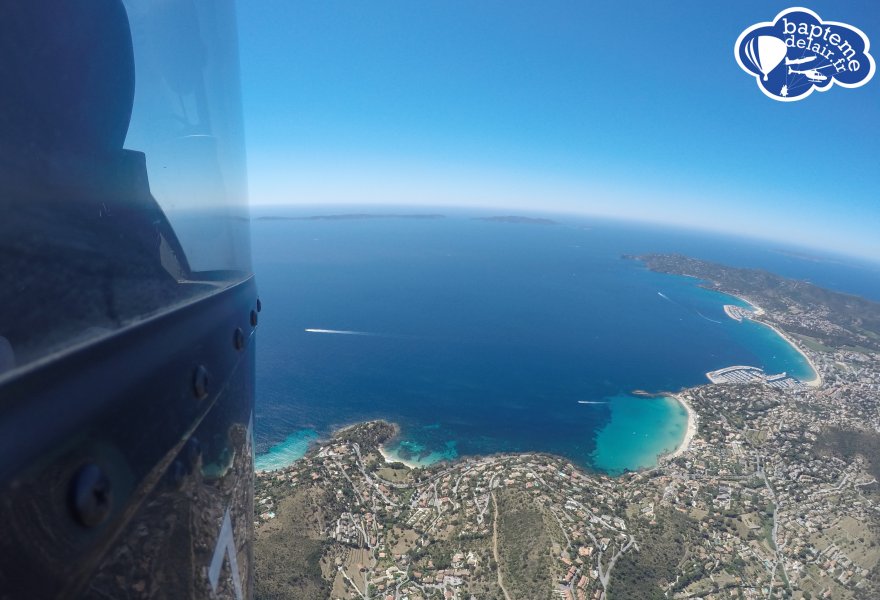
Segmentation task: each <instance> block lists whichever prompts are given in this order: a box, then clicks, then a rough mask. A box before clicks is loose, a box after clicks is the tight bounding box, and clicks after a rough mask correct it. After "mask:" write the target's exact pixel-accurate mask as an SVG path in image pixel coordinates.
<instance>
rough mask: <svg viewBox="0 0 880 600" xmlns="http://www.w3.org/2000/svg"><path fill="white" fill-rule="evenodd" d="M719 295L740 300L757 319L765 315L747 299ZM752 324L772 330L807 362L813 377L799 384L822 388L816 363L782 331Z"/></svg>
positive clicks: (754, 320)
mask: <svg viewBox="0 0 880 600" xmlns="http://www.w3.org/2000/svg"><path fill="white" fill-rule="evenodd" d="M721 293H723V294H727V295H728V296H731V297H733V298H736V299H738V300H742V301H743V302H745V303H746V304H748V305H749V306H751V307H752V308H753V309H754V313H755V316H757V317H761V316H764V315H766V314H767V311H765V310H764V309H763V308H761V307H760V306H758V305H757V304H755V303H754V302H752V301H751V300H749V299H748V298H743V297H742V296H737V295H736V294H731V293H728V292H721ZM752 322H754V323H758V324H759V325H763V326H764V327H769V328H770V329H772V330H773V331H774V332H776V335H778V336H779V337H781V338H782V339H783V340H785V341H786V343H788V345H789V346H791V347H792V348H794V350H795V352H797V353H798V354H800V355H801V356H802V357H803V358H804V360H805V361H807V364H808V365H810V369H811V370H812V371H813V375H814V377H813V379H810V380H809V381H802V382H801V383H803V384H804V385H806V386H809V387H814V388H818V387H821V386H822V375H821V374H820V373H819V369H818V367H816V363H814V362H813V359H811V358H810V357H809V356H808V355H807V353H806V352H804V351H803V350H801V348H800V346H798V345H797V344H796V343H795V342H794V340H792V339H791V338H790V337H788V336H787V335H786V334H785V333H784V332H783V331H782V330H780V329H779V328H778V327H776V326H775V325H772V324H771V323H767V322H765V321H759V320H757V319H752Z"/></svg>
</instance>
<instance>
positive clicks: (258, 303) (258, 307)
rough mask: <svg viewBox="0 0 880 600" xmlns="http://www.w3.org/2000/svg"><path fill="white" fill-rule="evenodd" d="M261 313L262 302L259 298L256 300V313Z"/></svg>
mask: <svg viewBox="0 0 880 600" xmlns="http://www.w3.org/2000/svg"><path fill="white" fill-rule="evenodd" d="M262 311H263V302H262V301H261V300H260V299H259V298H257V312H262Z"/></svg>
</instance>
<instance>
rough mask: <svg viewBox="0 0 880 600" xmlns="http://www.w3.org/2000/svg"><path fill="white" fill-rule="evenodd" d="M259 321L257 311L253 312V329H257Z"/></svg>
mask: <svg viewBox="0 0 880 600" xmlns="http://www.w3.org/2000/svg"><path fill="white" fill-rule="evenodd" d="M258 320H259V319H258V318H257V311H255V310H252V311H251V327H256V326H257V321H258Z"/></svg>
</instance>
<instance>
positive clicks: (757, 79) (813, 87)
mask: <svg viewBox="0 0 880 600" xmlns="http://www.w3.org/2000/svg"><path fill="white" fill-rule="evenodd" d="M794 12H802V13H806V14H808V15H810V16H812V17H813V18H815V19H816V20H817V21H818V22H819V24H820V25H833V26H835V27H842V28H844V29H848V30H849V31H852V32H853V33H855V34H856V35H858V36H859V37H860V38H862V41H863V42H864V43H865V51H864V55H865V57H866V58H867V59H868V63H869V64H870V68H869V69H868V74H867V75H866V76H865V77H864V79H862V80H861V81H857V82H855V83H846V82H843V81H838V80H837V78H836V77H834V76H833V75H832V76H831V77H829V78H828V81H829V82H828V83H827V84H825V85H823V86H819V85H816V84H815V83H813V84H812V85H811V86H810V89H808V90H807V91H806V92H804V93H803V94H799V95H797V96H787V97H786V96H777V95H776V94H773V93H772V92H770V91H769V90H767V88H765V87H764V86H763V85H761V74H760V73H758V74H756V73H755V72H754V71H753V70H751V69H749V68H748V67H747V66H746V65H744V64H743V62H742V59H741V58H740V48H741V47H742V43H743V41H745V39H746V38H747V37H748V36H749V34H751V33H752V32H753V31H755V30H757V29H761V28H764V27H775V26H776V24H777V23H778V22H779V20H780V19H781V18H782V17H785V16H787V15H789V14H791V13H794ZM733 55H734V58H736V64H738V65H739V66H740V68H741V69H742V70H743V71H745V72H746V73H748V74H749V75H751V76H753V77H754V78H755V83H756V84H757V86H758V89H760V90H761V92H762V93H763V94H764V95H765V96H767V97H768V98H772V99H773V100H777V101H779V102H797V101H798V100H803V99H804V98H808V97H809V96H810V95H811V94H812V93H813V92H814V91H816V90H818V91H820V92H827V91H828V90H830V89H831V88H833V87H834V84H835V83H836V84H837V85H839V86H841V87H844V88H850V89H852V88H858V87H862V86H863V85H865V84H866V83H868V82H869V81H871V79H873V77H874V72H875V71H876V69H877V64H876V63H875V61H874V57H873V56H871V42H870V40H869V39H868V36H867V35H865V32H864V31H862V30H861V29H859V28H858V27H856V26H854V25H850V24H849V23H841V22H839V21H824V20H823V19H822V17H820V16H819V15H818V14H816V13H815V12H814V11H812V10H810V9H809V8H804V7H801V6H793V7H791V8H786V9H785V10H783V11H781V12H780V13H779V14H778V15H776V17H774V19H773V20H772V21H762V22H761V23H755V24H754V25H752V26H751V27H749V28H748V29H746V30H745V31H743V32H742V33H741V34H739V37H738V38H736V43H735V44H734V45H733Z"/></svg>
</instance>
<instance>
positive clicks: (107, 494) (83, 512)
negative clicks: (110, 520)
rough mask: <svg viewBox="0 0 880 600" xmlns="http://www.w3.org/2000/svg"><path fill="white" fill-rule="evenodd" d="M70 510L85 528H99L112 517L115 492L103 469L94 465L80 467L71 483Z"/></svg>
mask: <svg viewBox="0 0 880 600" xmlns="http://www.w3.org/2000/svg"><path fill="white" fill-rule="evenodd" d="M69 495H70V497H69V499H70V510H71V512H72V513H73V516H74V518H75V519H76V520H77V522H79V524H80V525H82V526H84V527H89V528H91V527H97V526H98V525H100V524H101V523H103V522H104V521H105V520H106V519H107V517H108V516H109V515H110V509H111V508H113V490H112V488H111V486H110V480H109V479H108V478H107V475H106V474H105V473H104V471H103V469H101V467H99V466H98V465H96V464H94V463H89V464H86V465H83V466H82V467H80V469H79V470H78V471H77V472H76V474H75V475H74V476H73V479H72V480H71V482H70V491H69Z"/></svg>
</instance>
